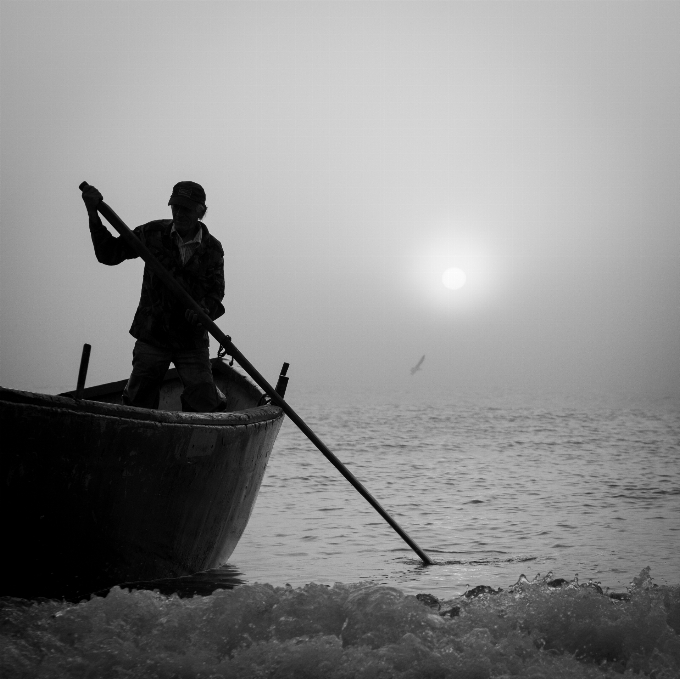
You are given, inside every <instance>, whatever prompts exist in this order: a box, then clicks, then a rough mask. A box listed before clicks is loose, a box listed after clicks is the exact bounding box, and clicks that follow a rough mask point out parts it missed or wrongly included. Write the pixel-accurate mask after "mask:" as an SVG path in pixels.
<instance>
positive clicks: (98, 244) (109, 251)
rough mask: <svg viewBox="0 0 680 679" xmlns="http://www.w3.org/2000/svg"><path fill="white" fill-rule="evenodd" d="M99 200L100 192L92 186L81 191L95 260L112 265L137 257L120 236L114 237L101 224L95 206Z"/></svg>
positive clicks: (100, 198) (100, 197) (100, 199)
mask: <svg viewBox="0 0 680 679" xmlns="http://www.w3.org/2000/svg"><path fill="white" fill-rule="evenodd" d="M101 201H102V194H101V193H99V191H97V189H95V188H94V186H90V187H89V188H88V189H87V190H85V191H83V202H84V203H85V207H86V208H87V214H88V216H89V218H90V236H91V237H92V245H94V254H95V255H96V256H97V260H98V261H99V262H101V263H102V264H108V265H109V266H113V265H114V264H120V263H121V262H124V261H125V260H126V259H134V258H135V257H139V255H138V254H137V253H136V252H135V251H134V250H133V249H132V248H131V247H130V246H129V245H128V244H127V243H126V242H125V241H124V240H123V238H122V237H118V238H114V237H113V236H112V235H111V233H110V232H109V230H108V229H107V228H106V227H105V226H104V225H103V224H102V220H101V218H100V217H99V212H97V206H98V205H99V203H100V202H101Z"/></svg>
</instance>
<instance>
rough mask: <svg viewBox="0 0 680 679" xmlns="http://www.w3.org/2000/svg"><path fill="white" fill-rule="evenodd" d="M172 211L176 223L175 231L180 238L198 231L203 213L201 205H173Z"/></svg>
mask: <svg viewBox="0 0 680 679" xmlns="http://www.w3.org/2000/svg"><path fill="white" fill-rule="evenodd" d="M170 209H171V210H172V221H173V222H174V223H175V229H177V232H178V233H179V235H180V236H182V237H184V236H187V235H188V234H190V233H192V232H193V231H194V230H195V229H196V225H197V224H198V219H199V214H200V213H201V206H200V205H194V206H193V207H185V206H184V205H171V206H170Z"/></svg>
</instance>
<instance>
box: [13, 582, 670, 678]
mask: <svg viewBox="0 0 680 679" xmlns="http://www.w3.org/2000/svg"><path fill="white" fill-rule="evenodd" d="M421 598H422V599H424V601H420V600H419V599H417V598H416V597H415V596H410V595H406V594H405V593H404V592H402V591H401V590H399V589H397V588H393V587H384V586H375V585H366V584H364V585H346V584H337V585H335V586H333V587H327V586H323V585H316V584H309V585H306V586H305V587H302V588H292V587H273V586H271V585H261V584H255V585H246V586H242V587H238V588H236V589H234V590H222V591H217V592H215V593H213V594H212V595H210V596H206V597H194V598H191V599H180V598H178V597H177V596H176V595H173V596H169V597H168V596H163V595H161V594H158V593H154V592H150V591H132V592H128V591H127V590H121V589H119V588H114V589H113V590H111V592H110V593H109V594H108V595H107V596H106V597H93V598H92V599H90V600H89V601H86V602H81V603H80V604H67V603H64V602H42V603H35V602H34V603H30V602H26V601H21V600H11V599H0V621H1V622H2V626H1V628H0V645H1V646H0V675H1V676H2V677H3V679H15V678H17V679H18V678H19V677H37V676H39V677H41V678H42V677H44V678H52V677H54V678H57V677H59V678H60V679H61V678H69V677H98V678H99V677H101V678H108V677H111V678H113V677H116V678H118V677H159V678H160V677H168V678H170V677H187V678H188V677H194V678H196V679H219V678H223V679H229V678H237V677H249V678H250V677H271V678H284V677H291V678H292V677H310V678H311V677H323V678H324V679H333V678H336V677H338V678H340V677H342V678H350V677H351V678H352V679H354V678H362V677H365V678H366V679H368V678H371V679H372V678H374V677H375V678H377V677H393V678H395V679H396V678H398V677H441V678H442V679H444V678H446V677H450V678H451V679H453V678H454V677H455V678H456V679H487V678H491V677H508V678H509V677H520V678H522V677H526V678H532V679H538V678H539V677H544V678H545V679H560V678H567V677H571V678H577V677H578V678H582V677H593V678H596V677H597V678H601V677H606V676H612V677H619V676H621V674H622V673H624V676H630V677H633V676H643V677H654V678H655V679H673V678H677V677H678V676H680V636H679V633H680V586H676V587H668V586H661V587H655V586H653V584H652V582H651V579H650V577H649V571H648V569H646V570H644V571H643V572H642V573H641V574H640V576H638V578H637V580H636V582H635V583H634V584H633V586H632V587H631V588H630V592H629V593H627V600H615V599H612V598H611V597H608V596H606V595H604V594H600V593H598V592H597V590H596V588H593V587H581V586H577V585H575V584H574V583H571V585H570V584H567V585H565V586H563V587H561V588H555V587H549V586H548V585H547V583H546V582H545V580H539V581H536V582H533V583H530V582H527V581H526V580H525V579H524V580H523V581H521V582H518V583H517V584H516V585H515V586H514V587H511V588H509V589H508V590H506V591H503V592H499V593H495V594H491V593H489V594H483V593H482V594H481V595H479V596H476V597H469V598H468V597H465V596H463V597H459V598H456V599H454V600H449V601H437V600H436V598H435V597H421Z"/></svg>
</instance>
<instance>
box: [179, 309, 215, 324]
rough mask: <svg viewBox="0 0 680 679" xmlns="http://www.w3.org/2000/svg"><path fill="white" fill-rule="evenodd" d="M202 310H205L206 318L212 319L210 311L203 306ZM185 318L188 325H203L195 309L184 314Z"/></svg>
mask: <svg viewBox="0 0 680 679" xmlns="http://www.w3.org/2000/svg"><path fill="white" fill-rule="evenodd" d="M201 309H203V311H204V313H205V315H206V316H208V317H210V313H209V312H208V309H207V308H206V307H205V306H203V305H202V304H201ZM184 318H185V319H186V320H187V323H191V325H199V326H200V325H201V322H200V321H199V320H198V314H197V313H196V312H195V311H194V310H193V309H187V310H186V311H185V312H184Z"/></svg>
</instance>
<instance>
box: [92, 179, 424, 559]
mask: <svg viewBox="0 0 680 679" xmlns="http://www.w3.org/2000/svg"><path fill="white" fill-rule="evenodd" d="M88 186H89V185H88V184H87V182H83V183H82V184H81V185H80V187H79V188H80V190H81V191H85V190H86V189H87V188H88ZM97 211H98V212H99V213H100V214H101V215H102V216H103V217H104V218H105V219H106V220H107V221H108V222H109V224H111V226H112V227H113V228H114V229H115V230H116V231H117V232H118V233H119V234H120V235H121V236H122V237H123V238H124V239H125V242H126V243H128V244H129V245H130V247H132V248H133V249H134V250H135V252H136V253H137V254H138V255H139V256H140V257H141V258H142V259H143V260H144V261H145V262H146V263H147V264H148V265H149V266H150V267H151V268H152V269H153V271H154V273H155V274H156V275H157V276H158V277H159V278H160V279H161V280H162V281H163V282H164V283H165V284H166V285H167V286H168V287H169V288H170V290H172V292H173V293H174V294H175V295H176V296H177V297H178V298H179V299H180V300H181V301H182V303H183V304H186V306H187V307H188V308H190V309H192V310H193V311H195V312H196V314H197V315H198V318H199V320H200V322H201V324H202V325H203V327H204V328H206V330H207V331H208V332H209V333H210V334H211V335H212V336H213V337H214V338H215V339H216V340H217V341H218V342H219V343H220V344H221V345H222V346H223V347H224V348H225V349H226V350H227V353H228V354H229V355H230V356H233V357H234V358H235V359H236V361H237V362H238V364H239V365H240V366H241V367H242V368H243V369H244V370H245V371H246V372H247V373H248V375H250V377H251V378H252V379H253V381H254V382H255V383H256V384H257V385H258V386H259V387H260V388H261V389H262V390H263V391H264V392H265V393H266V394H268V395H269V396H270V397H271V400H272V402H273V403H275V404H276V405H277V406H279V407H280V408H281V409H282V410H283V412H284V413H286V415H288V417H289V418H290V419H291V420H292V421H293V422H294V423H295V424H296V425H297V426H298V427H299V429H300V431H302V433H303V434H305V436H307V438H308V439H309V440H310V441H311V442H312V443H313V444H314V445H315V446H316V447H317V448H318V449H319V451H320V452H321V453H322V454H323V455H324V456H325V457H326V458H327V459H328V460H329V462H330V463H331V464H332V465H333V466H334V467H335V468H336V469H337V470H338V471H339V472H340V473H341V474H342V475H343V476H344V477H345V478H346V479H347V480H348V481H349V482H350V483H351V484H352V485H353V486H354V488H356V490H357V491H358V492H359V493H360V494H361V495H362V496H363V497H364V498H365V499H366V500H367V501H368V502H369V504H370V505H371V506H372V507H373V508H374V509H375V510H376V511H377V512H378V514H380V516H382V517H383V519H385V521H387V523H388V524H389V525H390V526H392V528H393V529H394V530H395V531H396V533H397V534H398V535H399V536H400V537H401V538H402V539H403V540H404V542H406V544H407V545H408V546H409V547H410V548H411V549H412V550H413V551H414V552H415V553H416V554H417V555H418V556H419V557H420V558H421V559H422V561H423V563H425V564H431V563H432V560H431V559H430V557H429V556H427V554H425V552H424V551H423V550H422V549H421V548H420V547H419V546H418V545H417V544H416V543H415V541H414V540H413V539H412V538H411V537H410V536H409V535H408V534H407V533H406V531H405V530H403V528H401V526H400V525H399V524H398V523H397V522H396V521H395V520H394V519H393V518H392V517H391V516H390V515H389V514H388V513H387V512H386V511H385V509H383V507H382V506H381V505H380V503H379V502H378V501H377V500H376V499H375V498H374V497H373V496H372V495H371V494H370V493H369V492H368V490H366V488H365V487H364V486H363V484H362V483H361V482H360V481H359V480H358V479H357V478H356V477H355V476H354V474H352V472H350V471H349V469H347V467H345V465H344V464H343V463H342V462H340V460H339V459H338V458H337V457H336V456H335V455H334V454H333V453H332V452H331V451H330V450H329V449H328V447H327V446H326V445H325V444H324V443H323V441H321V439H320V438H319V437H318V436H317V435H316V434H315V433H314V432H313V431H312V430H311V429H310V428H309V427H308V426H307V425H306V424H305V422H304V421H303V419H302V418H301V417H300V416H299V415H298V414H297V413H296V412H295V411H294V410H293V408H291V407H290V405H289V404H288V403H287V402H286V401H284V400H283V398H281V396H280V395H279V394H278V393H277V391H276V389H274V387H272V386H271V385H270V384H269V382H267V380H265V378H264V377H262V375H260V373H259V372H258V371H257V369H256V368H255V366H254V365H252V364H251V363H250V361H249V360H248V359H247V358H246V357H245V356H244V355H243V354H242V353H241V352H240V351H239V350H238V349H237V348H236V347H235V346H234V344H233V342H232V341H231V337H229V336H228V335H225V334H224V333H223V332H222V331H221V330H220V329H219V328H218V327H217V325H216V324H215V322H214V321H213V320H212V319H211V318H210V317H209V316H208V315H207V314H206V313H205V311H204V310H203V308H202V307H201V306H200V304H198V303H197V302H196V301H195V300H194V299H193V297H192V296H191V295H190V294H189V293H188V292H187V291H186V290H185V289H184V288H183V287H182V286H181V285H180V284H179V283H178V282H177V281H176V280H175V278H174V277H173V276H172V275H171V274H170V273H169V272H168V271H167V270H166V269H165V267H164V266H163V265H162V264H161V263H160V262H159V261H158V260H157V259H156V258H155V257H154V256H153V255H152V254H151V252H150V251H149V250H148V248H147V247H146V246H145V245H144V244H143V243H142V242H141V241H140V240H139V238H137V237H136V236H135V234H134V233H132V231H130V229H129V227H128V226H127V225H126V224H125V222H123V220H122V219H121V218H120V217H119V216H118V215H117V214H116V213H115V212H114V211H113V210H112V209H111V208H110V207H109V206H108V205H107V204H106V203H104V202H103V201H101V202H100V203H99V205H97Z"/></svg>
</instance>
